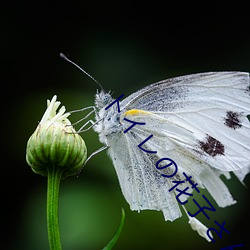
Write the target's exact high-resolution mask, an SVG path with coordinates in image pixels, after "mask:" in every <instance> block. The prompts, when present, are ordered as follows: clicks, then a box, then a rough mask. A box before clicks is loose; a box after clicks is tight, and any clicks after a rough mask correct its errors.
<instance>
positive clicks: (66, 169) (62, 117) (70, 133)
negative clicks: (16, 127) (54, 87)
mask: <svg viewBox="0 0 250 250" xmlns="http://www.w3.org/2000/svg"><path fill="white" fill-rule="evenodd" d="M47 105H48V107H47V110H46V111H45V113H44V115H43V117H42V120H41V122H40V123H39V124H38V126H37V128H36V130H35V132H34V133H33V134H32V135H31V137H30V138H29V140H28V143H27V152H26V160H27V162H28V164H29V165H30V167H31V168H32V170H33V171H34V172H35V173H37V174H41V175H43V176H47V174H48V171H49V170H50V168H54V169H55V168H58V169H56V170H59V171H62V177H67V176H70V175H75V174H77V173H78V172H79V170H80V169H81V167H82V166H83V164H84V162H85V160H86V158H87V148H86V145H85V143H84V141H83V139H82V138H81V136H80V135H79V134H77V133H76V131H75V130H74V128H73V127H72V125H71V123H70V121H69V120H68V119H67V117H68V116H69V115H70V113H65V111H66V109H65V107H64V106H63V107H61V109H60V110H59V112H58V113H56V111H57V109H58V107H59V105H60V102H58V101H56V96H54V97H53V98H52V100H51V102H50V101H49V100H48V101H47Z"/></svg>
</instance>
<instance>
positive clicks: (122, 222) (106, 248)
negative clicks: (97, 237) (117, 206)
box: [103, 208, 125, 250]
mask: <svg viewBox="0 0 250 250" xmlns="http://www.w3.org/2000/svg"><path fill="white" fill-rule="evenodd" d="M124 221H125V211H124V209H123V208H122V218H121V222H120V225H119V227H118V228H117V231H116V233H115V235H114V236H113V238H112V239H111V241H110V242H109V243H108V244H107V245H106V246H105V247H104V248H103V250H111V249H112V248H113V246H114V245H115V243H116V241H117V240H118V238H119V236H120V233H121V231H122V228H123V225H124Z"/></svg>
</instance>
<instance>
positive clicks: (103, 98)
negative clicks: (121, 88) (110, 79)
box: [95, 90, 113, 110]
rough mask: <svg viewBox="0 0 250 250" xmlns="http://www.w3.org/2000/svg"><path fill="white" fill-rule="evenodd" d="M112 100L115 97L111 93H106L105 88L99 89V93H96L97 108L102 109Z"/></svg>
mask: <svg viewBox="0 0 250 250" xmlns="http://www.w3.org/2000/svg"><path fill="white" fill-rule="evenodd" d="M112 101H113V98H112V96H111V95H110V93H106V92H104V91H103V90H101V91H100V92H99V91H97V93H96V95H95V106H96V108H97V109H99V110H100V109H102V108H104V107H106V106H107V105H108V104H110V103H111V102H112Z"/></svg>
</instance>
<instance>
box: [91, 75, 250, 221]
mask: <svg viewBox="0 0 250 250" xmlns="http://www.w3.org/2000/svg"><path fill="white" fill-rule="evenodd" d="M118 99H119V98H118ZM118 99H114V98H112V96H111V95H110V93H107V92H105V91H104V90H103V89H102V90H101V91H99V92H97V94H96V96H95V112H96V117H95V119H96V121H95V122H94V123H93V129H94V131H96V132H97V133H98V134H99V140H100V142H101V143H103V144H104V146H105V147H107V151H108V155H109V156H110V158H111V160H112V162H113V165H114V167H115V170H116V173H117V176H118V179H119V183H120V186H121V190H122V193H123V195H124V197H125V199H126V201H127V202H128V203H129V205H130V208H131V210H137V211H140V210H145V209H149V210H160V211H162V212H163V214H164V218H165V220H170V221H173V220H175V219H177V218H179V217H180V216H181V211H180V208H179V205H178V202H177V200H176V193H174V192H169V190H170V189H171V188H172V187H173V186H174V183H177V182H178V181H179V182H181V186H182V188H186V187H188V186H190V184H189V183H187V182H184V177H183V175H182V174H180V173H183V172H184V173H186V174H187V175H190V176H192V180H193V181H195V182H196V183H198V186H199V187H201V188H206V189H207V190H208V192H209V193H210V194H211V196H212V197H213V199H214V200H215V201H216V203H217V204H218V206H220V207H226V206H228V205H231V204H234V203H235V200H234V199H233V197H232V195H231V194H230V192H229V190H228V188H227V187H226V185H225V184H224V182H223V181H222V180H221V179H220V176H221V175H225V176H226V177H227V178H230V173H233V174H235V175H236V177H237V178H238V179H239V180H240V181H241V182H243V179H244V178H245V176H246V174H247V173H249V172H250V122H249V120H248V117H247V116H248V115H249V113H250V84H249V74H248V73H244V72H208V73H198V74H191V75H186V76H181V77H175V78H170V79H167V80H163V81H160V82H156V83H154V84H151V85H149V86H146V87H144V88H142V89H140V90H138V91H137V92H135V93H133V94H131V95H130V96H128V97H126V98H124V99H122V98H120V99H119V100H118ZM107 107H108V108H107ZM131 124H132V125H131ZM150 136H151V137H150ZM148 138H149V139H148ZM145 139H148V140H145ZM142 142H143V146H142V144H141V143H142ZM139 145H141V147H140V146H139ZM142 149H144V150H142ZM161 159H172V160H173V161H174V162H175V163H176V164H177V165H178V172H177V173H176V174H175V175H174V176H172V177H170V178H165V177H164V176H170V173H171V171H172V172H173V171H174V169H173V166H169V167H168V168H164V167H163V165H164V164H163V162H161V163H162V165H161V166H158V168H157V165H156V163H157V162H158V163H159V161H160V160H161ZM165 164H166V162H165Z"/></svg>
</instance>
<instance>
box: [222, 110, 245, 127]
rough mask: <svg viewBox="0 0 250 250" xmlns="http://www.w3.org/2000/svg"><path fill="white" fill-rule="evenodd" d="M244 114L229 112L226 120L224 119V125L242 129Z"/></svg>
mask: <svg viewBox="0 0 250 250" xmlns="http://www.w3.org/2000/svg"><path fill="white" fill-rule="evenodd" d="M241 117H242V113H239V112H233V111H227V115H226V118H224V124H225V125H226V126H227V127H229V128H232V129H237V128H240V127H241V126H242V125H241Z"/></svg>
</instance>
